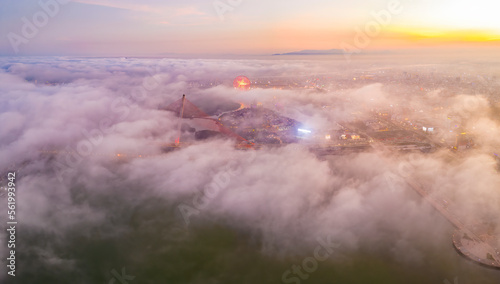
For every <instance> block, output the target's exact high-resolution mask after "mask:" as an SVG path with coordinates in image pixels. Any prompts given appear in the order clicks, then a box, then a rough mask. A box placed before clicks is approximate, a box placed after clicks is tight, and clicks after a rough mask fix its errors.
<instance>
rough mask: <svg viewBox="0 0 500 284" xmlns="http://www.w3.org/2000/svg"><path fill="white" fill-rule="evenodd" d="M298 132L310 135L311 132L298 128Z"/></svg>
mask: <svg viewBox="0 0 500 284" xmlns="http://www.w3.org/2000/svg"><path fill="white" fill-rule="evenodd" d="M299 132H302V133H307V134H309V133H311V132H312V131H311V130H306V129H300V128H299Z"/></svg>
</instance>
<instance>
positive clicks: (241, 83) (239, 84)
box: [233, 76, 252, 91]
mask: <svg viewBox="0 0 500 284" xmlns="http://www.w3.org/2000/svg"><path fill="white" fill-rule="evenodd" d="M251 84H252V83H251V82H250V79H248V78H247V77H245V76H238V77H236V79H234V81H233V86H234V88H235V89H239V90H244V91H247V90H249V89H250V85H251Z"/></svg>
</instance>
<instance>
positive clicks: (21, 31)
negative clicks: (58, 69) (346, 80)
mask: <svg viewBox="0 0 500 284" xmlns="http://www.w3.org/2000/svg"><path fill="white" fill-rule="evenodd" d="M39 2H40V3H42V4H43V3H49V4H50V5H49V4H47V6H46V7H42V6H44V5H41V4H39ZM65 2H68V1H67V0H59V2H56V0H41V1H32V0H21V1H19V0H6V1H3V2H2V9H1V10H0V34H1V39H0V55H16V54H17V55H86V56H139V55H144V56H149V55H151V56H155V55H167V54H172V53H180V54H270V53H283V52H290V51H296V50H302V49H343V48H345V47H346V46H350V47H354V48H357V49H359V50H363V51H370V50H393V49H398V50H399V49H421V48H451V47H471V46H472V47H478V46H479V47H490V48H492V47H500V17H498V15H497V14H498V11H500V4H499V3H497V2H495V1H491V0H476V1H465V0H418V1H417V0H401V1H397V0H396V1H391V0H370V1H367V0H352V1H344V0H342V1H340V0H309V1H303V0H302V1H301V0H276V1H268V0H266V1H264V0H216V1H213V0H208V1H207V0H183V1H173V0H142V1H132V0H75V1H69V3H65ZM391 2H392V3H391ZM54 3H56V4H55V5H54ZM391 5H392V7H393V8H392V9H391V8H390V7H391ZM383 10H385V11H383ZM381 11H383V12H381ZM375 14H379V15H382V14H383V15H390V17H389V18H383V21H386V22H382V23H378V24H375V23H377V22H376V16H374V15H375ZM26 20H27V21H28V22H29V23H26ZM380 21H381V20H380V19H379V22H380ZM29 25H33V27H35V31H33V30H32V29H30V28H29V27H27V26H29ZM366 28H371V30H369V32H371V35H367V36H366V37H367V38H368V41H367V42H364V43H362V44H360V42H359V40H358V41H356V39H357V37H358V39H359V38H360V37H359V36H358V34H359V31H363V32H364V33H366V31H365V29H366ZM365 39H366V38H365ZM356 42H358V44H356ZM16 51H17V52H16Z"/></svg>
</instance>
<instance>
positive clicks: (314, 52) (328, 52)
mask: <svg viewBox="0 0 500 284" xmlns="http://www.w3.org/2000/svg"><path fill="white" fill-rule="evenodd" d="M331 54H344V50H342V49H327V50H313V49H306V50H301V51H293V52H287V53H276V54H273V55H331Z"/></svg>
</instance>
